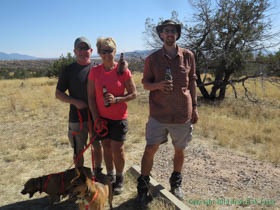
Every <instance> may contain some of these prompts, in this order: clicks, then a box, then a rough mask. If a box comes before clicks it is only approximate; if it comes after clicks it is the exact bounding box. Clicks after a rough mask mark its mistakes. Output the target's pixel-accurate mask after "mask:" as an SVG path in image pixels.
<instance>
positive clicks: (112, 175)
mask: <svg viewBox="0 0 280 210" xmlns="http://www.w3.org/2000/svg"><path fill="white" fill-rule="evenodd" d="M107 178H108V179H109V181H110V182H111V184H113V183H114V182H115V180H116V176H115V175H114V174H107Z"/></svg>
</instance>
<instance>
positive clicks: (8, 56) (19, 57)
mask: <svg viewBox="0 0 280 210" xmlns="http://www.w3.org/2000/svg"><path fill="white" fill-rule="evenodd" d="M36 59H39V58H36V57H33V56H29V55H22V54H18V53H11V54H7V53H3V52H0V60H36Z"/></svg>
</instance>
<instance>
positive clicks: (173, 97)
mask: <svg viewBox="0 0 280 210" xmlns="http://www.w3.org/2000/svg"><path fill="white" fill-rule="evenodd" d="M156 30H157V33H158V35H159V37H160V39H161V40H162V41H163V47H162V48H161V49H159V50H158V51H156V52H154V53H152V54H151V55H150V56H148V57H147V58H146V60H145V66H144V74H143V79H142V83H143V86H144V88H145V89H146V90H149V91H150V95H149V105H150V116H149V120H148V123H147V126H146V141H147V144H146V148H145V151H144V154H143V157H142V163H141V176H140V177H139V178H138V185H137V190H138V197H137V201H138V202H139V203H140V204H145V203H146V202H147V201H148V185H149V180H150V179H149V175H150V171H151V170H152V167H153V158H154V155H155V153H156V151H157V150H158V148H159V145H160V144H162V143H164V142H167V140H168V139H167V135H168V133H169V134H170V136H171V139H172V144H173V146H174V150H175V153H174V162H173V164H174V168H173V173H172V175H171V177H170V179H169V182H170V186H171V192H172V193H173V194H174V195H175V196H176V197H177V198H179V199H180V200H183V198H184V195H183V192H182V189H181V185H182V176H181V170H182V167H183V162H184V149H185V148H186V146H187V144H188V142H189V141H190V140H191V138H192V124H194V123H196V122H197V121H198V111H197V95H196V74H195V59H194V55H193V53H192V52H191V51H190V50H187V49H184V48H180V47H178V45H177V44H176V40H178V39H179V38H180V35H181V25H180V24H177V23H176V22H175V21H173V20H165V21H163V22H162V23H161V24H159V25H158V26H157V27H156Z"/></svg>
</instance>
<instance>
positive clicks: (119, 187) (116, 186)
mask: <svg viewBox="0 0 280 210" xmlns="http://www.w3.org/2000/svg"><path fill="white" fill-rule="evenodd" d="M122 191H123V175H117V176H116V182H115V183H113V194H114V195H120V194H121V193H122Z"/></svg>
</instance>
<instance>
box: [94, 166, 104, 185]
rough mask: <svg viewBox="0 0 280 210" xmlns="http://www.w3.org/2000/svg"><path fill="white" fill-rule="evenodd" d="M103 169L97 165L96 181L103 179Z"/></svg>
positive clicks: (95, 171)
mask: <svg viewBox="0 0 280 210" xmlns="http://www.w3.org/2000/svg"><path fill="white" fill-rule="evenodd" d="M102 169H103V168H101V167H97V168H95V169H94V172H93V176H94V178H95V181H97V182H101V181H102V177H103V174H102Z"/></svg>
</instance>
